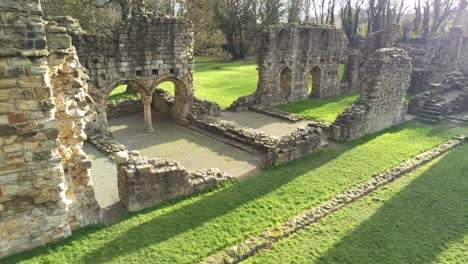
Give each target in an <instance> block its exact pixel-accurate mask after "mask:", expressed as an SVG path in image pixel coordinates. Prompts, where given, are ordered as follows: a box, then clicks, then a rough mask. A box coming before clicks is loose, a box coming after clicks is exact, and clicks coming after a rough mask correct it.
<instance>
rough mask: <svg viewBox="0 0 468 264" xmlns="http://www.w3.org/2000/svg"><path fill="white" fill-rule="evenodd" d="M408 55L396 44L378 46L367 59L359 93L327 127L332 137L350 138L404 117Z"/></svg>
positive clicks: (408, 64) (408, 69)
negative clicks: (349, 105) (347, 107)
mask: <svg viewBox="0 0 468 264" xmlns="http://www.w3.org/2000/svg"><path fill="white" fill-rule="evenodd" d="M410 73H411V58H409V57H408V56H407V54H406V52H405V51H403V50H401V49H396V48H386V49H380V50H377V51H376V53H375V55H374V57H373V58H372V59H371V60H370V62H369V66H368V67H367V71H366V75H365V76H366V79H365V80H364V82H363V88H362V92H361V96H360V97H359V99H358V100H357V101H356V103H354V105H353V106H352V108H350V109H347V110H345V111H344V112H343V113H341V114H340V115H339V116H338V118H337V119H336V120H335V122H334V123H333V125H331V129H330V137H331V138H332V139H334V140H353V139H356V138H360V137H362V136H364V135H366V134H370V133H374V132H378V131H381V130H383V129H385V128H389V127H392V126H396V125H398V124H399V123H401V122H403V121H404V115H405V114H406V110H407V103H406V102H405V96H406V93H407V91H408V87H409V83H410Z"/></svg>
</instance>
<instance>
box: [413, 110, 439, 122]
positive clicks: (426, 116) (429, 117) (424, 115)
mask: <svg viewBox="0 0 468 264" xmlns="http://www.w3.org/2000/svg"><path fill="white" fill-rule="evenodd" d="M417 116H418V117H421V118H425V119H431V120H434V121H435V122H439V121H440V120H441V119H442V118H441V116H433V115H427V114H424V113H421V112H419V113H418V114H417Z"/></svg>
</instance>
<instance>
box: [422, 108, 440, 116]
mask: <svg viewBox="0 0 468 264" xmlns="http://www.w3.org/2000/svg"><path fill="white" fill-rule="evenodd" d="M419 113H421V114H425V115H432V116H440V115H441V112H440V111H434V110H430V109H424V108H423V109H422V110H421V111H419Z"/></svg>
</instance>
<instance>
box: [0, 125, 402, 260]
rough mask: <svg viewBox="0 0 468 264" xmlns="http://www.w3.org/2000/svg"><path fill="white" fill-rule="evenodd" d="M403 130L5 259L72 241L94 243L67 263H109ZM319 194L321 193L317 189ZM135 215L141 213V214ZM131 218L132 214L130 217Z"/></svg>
mask: <svg viewBox="0 0 468 264" xmlns="http://www.w3.org/2000/svg"><path fill="white" fill-rule="evenodd" d="M404 129H407V126H400V127H398V128H392V129H390V130H386V131H383V132H381V133H378V134H374V135H370V136H366V137H364V138H361V139H359V140H356V141H353V142H351V143H343V144H340V145H339V147H337V148H325V149H323V150H322V151H320V152H318V153H316V154H314V155H311V156H309V157H306V158H303V159H300V160H296V161H294V162H291V163H289V164H287V165H284V166H281V167H277V168H273V169H268V170H266V171H264V172H263V173H261V174H260V175H258V176H254V177H250V178H247V179H244V180H242V181H240V182H239V183H238V184H233V185H231V186H228V187H227V188H225V189H222V190H219V191H217V192H215V193H212V194H210V195H207V196H206V197H203V199H200V200H197V201H194V202H193V203H189V204H187V205H184V206H182V207H180V208H177V209H174V210H173V211H170V212H167V213H165V214H162V215H159V216H155V217H154V218H153V219H151V220H149V221H147V222H145V223H142V224H140V225H138V226H136V227H133V228H130V229H128V230H125V231H123V233H122V234H121V235H120V236H118V237H116V238H115V239H113V240H110V241H106V242H105V244H104V245H103V246H101V247H99V248H97V247H94V246H92V244H93V242H92V241H89V240H88V239H91V240H92V239H99V238H89V236H90V235H92V234H93V233H94V232H99V230H102V228H100V227H93V228H91V229H88V231H80V232H76V233H75V234H74V235H73V236H72V237H71V238H69V239H67V240H65V241H61V242H59V243H54V244H52V245H48V246H46V247H42V248H40V249H36V250H33V251H29V252H26V253H22V254H20V255H17V256H15V257H13V258H10V259H8V260H9V261H11V262H8V261H7V262H6V263H13V262H15V261H20V260H27V259H30V258H32V257H35V256H38V255H41V254H47V253H48V251H51V252H53V251H54V249H57V248H67V247H72V245H70V244H71V242H74V243H75V242H77V243H84V244H88V245H89V247H87V248H88V250H86V252H82V253H79V254H78V255H83V256H82V257H80V259H69V260H68V262H79V263H102V262H110V261H112V260H113V259H114V258H116V257H122V256H126V255H130V254H132V253H134V252H137V251H140V250H143V249H144V248H146V247H149V246H153V245H157V244H160V243H162V242H164V241H166V240H168V239H171V238H173V237H176V236H178V235H180V234H183V233H185V232H187V231H189V230H193V229H196V228H198V227H201V226H203V225H204V224H206V223H208V222H210V221H212V220H213V219H215V218H218V217H221V216H223V215H226V214H228V213H229V212H231V211H233V210H235V209H237V208H239V207H241V206H242V205H244V204H246V203H248V202H251V201H254V200H256V199H258V198H260V197H262V196H265V195H267V194H269V193H271V192H273V191H275V190H277V189H279V188H280V187H282V186H284V185H286V184H288V183H290V182H291V181H293V180H295V179H297V178H299V177H301V176H303V175H304V174H306V173H307V172H309V171H313V170H315V169H318V168H320V167H322V166H324V165H325V164H327V163H329V162H331V161H333V160H334V159H336V158H338V157H339V156H341V155H342V154H343V153H345V152H347V151H350V150H351V149H353V148H355V147H358V146H361V145H363V144H367V143H368V142H369V141H372V140H373V139H375V138H376V137H378V136H379V135H382V134H385V133H396V132H397V131H401V130H404ZM369 176H370V175H369ZM342 189H343V188H342ZM341 191H344V189H343V190H336V192H341ZM336 194H337V193H327V194H326V195H324V196H327V197H320V198H319V199H318V200H326V199H329V198H331V197H328V196H333V195H336ZM316 195H319V194H318V193H316ZM181 200H182V199H178V200H176V201H172V202H168V203H166V204H164V205H161V206H158V207H156V208H151V209H148V210H145V211H144V212H141V213H140V214H145V213H149V212H151V211H154V210H156V209H162V208H165V207H170V206H172V205H173V204H175V203H176V202H180V201H181ZM134 217H138V215H137V216H134ZM258 217H261V216H258ZM289 217H290V216H289V215H283V216H282V218H289ZM131 220H132V217H130V218H129V219H127V220H125V221H131ZM272 224H274V223H272ZM115 226H116V230H117V232H118V230H119V224H116V225H115ZM108 228H110V229H111V230H110V232H112V228H113V227H108ZM120 228H121V227H120ZM243 232H245V231H243ZM244 235H248V234H244ZM226 246H228V245H225V244H223V245H220V246H219V248H216V249H213V250H214V251H216V250H221V249H223V248H224V247H226ZM67 250H72V249H67ZM180 250H181V251H182V250H183V248H180ZM58 254H60V253H58Z"/></svg>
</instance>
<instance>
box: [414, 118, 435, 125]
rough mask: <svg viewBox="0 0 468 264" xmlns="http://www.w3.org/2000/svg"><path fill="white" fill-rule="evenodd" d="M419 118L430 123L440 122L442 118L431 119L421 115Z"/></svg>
mask: <svg viewBox="0 0 468 264" xmlns="http://www.w3.org/2000/svg"><path fill="white" fill-rule="evenodd" d="M418 120H421V121H422V122H424V123H428V124H432V125H434V124H438V123H440V120H434V119H431V118H425V117H421V116H418Z"/></svg>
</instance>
